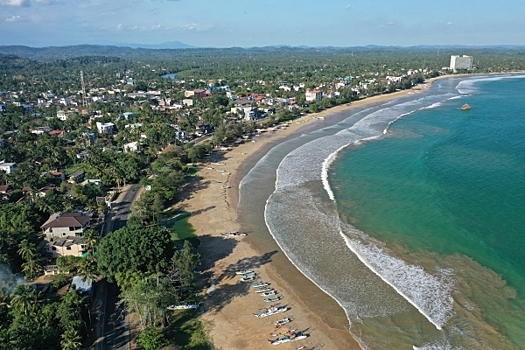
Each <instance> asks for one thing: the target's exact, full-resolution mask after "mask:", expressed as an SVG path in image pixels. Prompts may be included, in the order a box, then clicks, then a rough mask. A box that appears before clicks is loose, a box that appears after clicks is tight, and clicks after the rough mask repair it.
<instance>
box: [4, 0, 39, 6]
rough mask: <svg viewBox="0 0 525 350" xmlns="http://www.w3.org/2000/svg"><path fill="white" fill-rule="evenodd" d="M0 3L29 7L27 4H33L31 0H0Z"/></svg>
mask: <svg viewBox="0 0 525 350" xmlns="http://www.w3.org/2000/svg"><path fill="white" fill-rule="evenodd" d="M0 5H3V6H13V7H27V6H31V1H29V0H0Z"/></svg>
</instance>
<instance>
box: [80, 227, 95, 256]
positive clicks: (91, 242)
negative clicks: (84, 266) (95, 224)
mask: <svg viewBox="0 0 525 350" xmlns="http://www.w3.org/2000/svg"><path fill="white" fill-rule="evenodd" d="M82 240H83V241H84V244H85V245H86V246H87V248H88V251H91V252H93V250H94V248H95V246H96V245H97V244H98V241H99V237H98V232H97V231H95V230H93V229H89V230H86V232H84V237H82Z"/></svg>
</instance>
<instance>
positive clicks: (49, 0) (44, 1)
mask: <svg viewBox="0 0 525 350" xmlns="http://www.w3.org/2000/svg"><path fill="white" fill-rule="evenodd" d="M35 2H36V3H37V4H40V5H56V4H60V3H61V1H60V0H35Z"/></svg>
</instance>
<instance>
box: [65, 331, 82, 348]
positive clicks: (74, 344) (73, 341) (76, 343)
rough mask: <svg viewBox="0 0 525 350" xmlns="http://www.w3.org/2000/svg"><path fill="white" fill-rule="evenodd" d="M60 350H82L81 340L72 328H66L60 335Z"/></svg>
mask: <svg viewBox="0 0 525 350" xmlns="http://www.w3.org/2000/svg"><path fill="white" fill-rule="evenodd" d="M60 346H61V348H62V350H78V349H82V338H81V337H80V335H79V334H78V332H77V331H76V330H75V329H73V328H67V329H66V331H65V332H64V333H63V334H62V341H61V342H60Z"/></svg>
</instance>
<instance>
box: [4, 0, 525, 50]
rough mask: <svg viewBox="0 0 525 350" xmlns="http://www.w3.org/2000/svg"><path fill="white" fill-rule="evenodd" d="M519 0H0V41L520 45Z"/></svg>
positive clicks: (524, 11)
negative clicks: (495, 0)
mask: <svg viewBox="0 0 525 350" xmlns="http://www.w3.org/2000/svg"><path fill="white" fill-rule="evenodd" d="M524 15H525V1H523V0H500V1H497V2H494V1H490V2H489V1H487V0H439V1H438V0H317V1H314V0H259V1H255V0H242V1H241V0H229V1H225V0H0V45H27V46H33V47H43V46H64V45H78V44H99V45H126V44H147V45H154V44H161V43H165V42H171V41H180V42H183V43H185V44H188V45H191V46H196V47H234V46H236V47H253V46H269V45H290V46H299V45H306V46H340V47H350V46H364V45H383V46H389V45H395V46H413V45H474V46H485V45H525V20H524Z"/></svg>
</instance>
